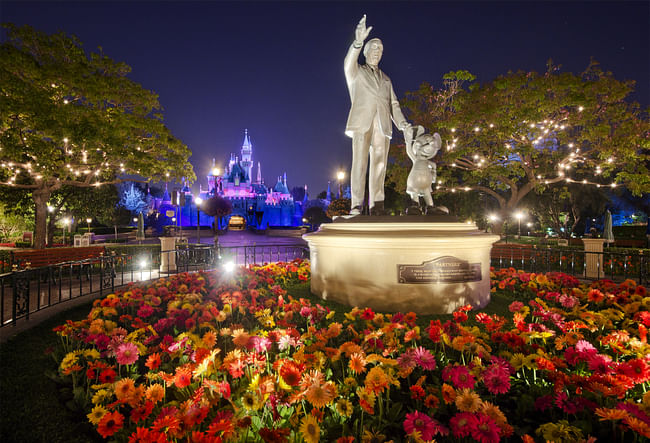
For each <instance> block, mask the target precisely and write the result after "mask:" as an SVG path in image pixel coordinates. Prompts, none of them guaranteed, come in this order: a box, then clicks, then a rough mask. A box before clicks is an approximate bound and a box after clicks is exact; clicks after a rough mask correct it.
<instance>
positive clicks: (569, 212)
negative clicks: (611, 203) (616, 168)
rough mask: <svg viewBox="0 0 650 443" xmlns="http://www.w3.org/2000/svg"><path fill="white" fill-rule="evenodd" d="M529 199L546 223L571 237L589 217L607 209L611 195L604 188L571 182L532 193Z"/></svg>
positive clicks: (566, 236)
mask: <svg viewBox="0 0 650 443" xmlns="http://www.w3.org/2000/svg"><path fill="white" fill-rule="evenodd" d="M525 202H526V203H527V206H528V207H529V208H530V209H531V212H532V214H533V215H534V216H535V217H536V218H537V219H538V220H539V221H540V223H541V225H542V227H550V228H551V229H553V231H555V232H556V233H557V234H558V235H559V236H560V237H564V238H569V237H570V236H571V233H572V232H575V231H576V229H577V227H578V225H579V224H580V223H582V222H584V220H585V218H587V217H589V216H593V215H595V214H602V213H604V212H605V207H606V205H607V202H608V199H607V196H606V195H605V193H604V192H603V190H602V189H599V188H596V187H594V186H583V185H579V184H575V183H567V184H564V185H560V186H553V187H548V188H545V189H544V190H543V192H541V193H537V192H534V193H530V194H529V195H528V196H526V198H525Z"/></svg>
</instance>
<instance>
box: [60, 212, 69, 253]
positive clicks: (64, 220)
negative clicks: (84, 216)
mask: <svg viewBox="0 0 650 443" xmlns="http://www.w3.org/2000/svg"><path fill="white" fill-rule="evenodd" d="M61 221H62V222H63V246H65V228H66V227H68V228H69V226H70V219H69V218H68V217H66V218H64V219H63V220H61Z"/></svg>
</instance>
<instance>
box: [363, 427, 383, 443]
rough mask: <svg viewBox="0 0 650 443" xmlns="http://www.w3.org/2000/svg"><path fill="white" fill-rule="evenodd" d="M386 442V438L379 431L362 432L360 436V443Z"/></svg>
mask: <svg viewBox="0 0 650 443" xmlns="http://www.w3.org/2000/svg"><path fill="white" fill-rule="evenodd" d="M385 441H386V436H385V435H384V434H382V433H381V432H379V431H370V430H368V429H364V430H363V435H362V436H361V443H383V442H385Z"/></svg>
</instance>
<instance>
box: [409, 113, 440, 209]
mask: <svg viewBox="0 0 650 443" xmlns="http://www.w3.org/2000/svg"><path fill="white" fill-rule="evenodd" d="M405 132H409V131H408V130H407V131H405ZM404 138H405V140H406V154H407V155H408V156H409V158H410V159H411V161H412V162H413V166H412V167H411V172H409V176H408V179H407V180H406V193H407V194H408V195H409V197H411V206H410V207H409V208H408V209H407V210H406V213H407V214H408V215H421V214H422V213H423V212H424V213H425V214H427V215H442V214H449V210H448V209H447V208H446V207H444V206H439V207H435V206H434V205H433V198H432V197H431V183H435V181H436V164H435V163H434V162H432V161H431V160H430V159H432V158H433V157H435V155H436V154H437V153H438V151H439V150H440V146H441V145H442V140H441V139H440V135H439V134H438V133H437V132H436V133H434V134H433V135H431V134H425V133H424V128H423V127H422V126H419V125H418V126H415V127H412V128H411V131H410V132H409V133H408V134H405V137H404ZM420 197H423V198H424V202H425V204H426V208H422V207H421V205H420Z"/></svg>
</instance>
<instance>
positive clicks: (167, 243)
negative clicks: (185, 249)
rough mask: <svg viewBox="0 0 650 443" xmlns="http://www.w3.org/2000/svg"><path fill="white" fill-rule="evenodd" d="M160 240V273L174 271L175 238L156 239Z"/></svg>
mask: <svg viewBox="0 0 650 443" xmlns="http://www.w3.org/2000/svg"><path fill="white" fill-rule="evenodd" d="M158 239H159V240H160V272H172V271H176V237H158Z"/></svg>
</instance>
